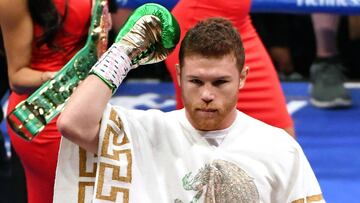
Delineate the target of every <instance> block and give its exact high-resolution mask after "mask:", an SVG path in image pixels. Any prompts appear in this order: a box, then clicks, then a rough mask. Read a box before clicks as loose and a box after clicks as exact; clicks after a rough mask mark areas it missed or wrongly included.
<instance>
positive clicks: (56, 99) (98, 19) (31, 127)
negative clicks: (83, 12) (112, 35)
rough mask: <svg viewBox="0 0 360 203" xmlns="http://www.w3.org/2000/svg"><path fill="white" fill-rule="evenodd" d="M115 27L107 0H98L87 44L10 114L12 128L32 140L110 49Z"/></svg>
mask: <svg viewBox="0 0 360 203" xmlns="http://www.w3.org/2000/svg"><path fill="white" fill-rule="evenodd" d="M110 27H111V19H110V14H109V12H108V3H107V0H94V2H93V8H92V16H91V23H90V28H89V32H88V37H87V41H86V43H85V46H84V47H83V48H82V49H81V50H79V51H78V52H77V53H76V55H75V56H74V57H73V58H72V59H71V60H70V61H69V62H68V63H67V64H66V65H65V66H64V67H63V68H62V69H61V70H60V71H59V72H58V73H57V74H56V75H55V76H54V78H53V79H51V80H49V81H47V82H45V83H44V84H43V85H42V86H41V87H39V89H38V90H36V91H35V92H34V93H33V94H31V95H30V96H29V97H28V98H27V99H26V100H24V101H22V102H20V103H19V104H18V105H17V106H16V108H15V109H14V110H13V111H12V112H10V114H9V115H8V116H7V121H8V123H9V125H10V127H11V129H12V130H13V131H14V132H15V133H16V134H18V135H19V136H20V137H22V138H24V139H25V140H32V139H33V138H34V137H35V136H36V135H37V134H38V133H39V132H41V131H42V130H43V129H44V127H45V125H46V124H48V123H49V122H50V121H51V120H52V119H53V118H54V117H56V116H57V115H58V114H59V113H60V112H61V110H62V109H63V107H64V105H65V102H66V101H67V100H68V98H69V97H70V95H71V94H72V92H73V91H74V89H75V88H76V86H77V85H78V84H79V82H80V81H81V80H84V79H85V78H86V76H87V75H88V73H89V70H90V69H91V67H92V66H93V64H95V62H96V61H97V59H98V58H99V57H100V56H101V55H102V54H103V53H104V52H105V51H106V49H107V40H108V31H109V29H110Z"/></svg>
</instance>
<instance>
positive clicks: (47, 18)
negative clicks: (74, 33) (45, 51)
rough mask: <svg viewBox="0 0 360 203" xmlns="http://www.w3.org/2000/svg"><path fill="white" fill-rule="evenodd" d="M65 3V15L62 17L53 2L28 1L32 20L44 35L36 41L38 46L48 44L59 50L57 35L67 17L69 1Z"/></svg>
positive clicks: (50, 0) (43, 0)
mask: <svg viewBox="0 0 360 203" xmlns="http://www.w3.org/2000/svg"><path fill="white" fill-rule="evenodd" d="M64 2H65V13H64V16H61V15H60V13H59V12H58V11H57V9H56V6H55V5H54V3H53V1H52V0H28V7H29V11H30V15H31V18H32V19H33V21H34V22H35V23H36V24H38V25H39V26H40V27H41V28H42V29H43V33H42V35H41V36H40V37H38V38H37V39H35V40H36V46H37V47H40V46H42V45H43V44H46V45H47V46H48V47H50V48H52V49H57V48H59V47H58V46H57V45H56V44H55V43H54V40H55V37H56V35H57V33H58V32H59V31H60V30H61V29H62V28H63V22H64V19H65V17H66V15H67V0H65V1H64Z"/></svg>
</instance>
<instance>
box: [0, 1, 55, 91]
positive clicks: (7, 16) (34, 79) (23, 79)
mask: <svg viewBox="0 0 360 203" xmlns="http://www.w3.org/2000/svg"><path fill="white" fill-rule="evenodd" d="M27 4H28V2H27V0H1V1H0V26H1V31H2V34H3V40H4V47H5V52H6V58H7V64H8V74H9V82H10V88H11V90H12V91H15V92H17V93H30V92H33V91H34V90H36V89H37V88H38V87H39V86H40V85H41V84H43V83H44V82H46V81H47V80H49V79H50V78H51V77H53V75H54V73H53V72H42V71H37V70H34V69H32V68H31V67H30V60H31V51H32V50H31V49H32V46H31V45H32V41H33V38H34V37H33V35H34V30H33V21H32V19H31V16H30V13H29V10H28V7H27Z"/></svg>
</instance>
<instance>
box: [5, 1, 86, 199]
mask: <svg viewBox="0 0 360 203" xmlns="http://www.w3.org/2000/svg"><path fill="white" fill-rule="evenodd" d="M53 2H54V3H55V5H56V7H57V9H58V11H59V12H60V14H61V15H63V14H64V11H65V2H66V1H64V0H54V1H53ZM67 2H68V4H67V14H66V17H65V21H64V30H63V31H62V32H61V33H60V34H59V35H58V36H57V38H56V40H55V42H56V44H58V45H60V46H61V48H62V49H61V50H58V51H53V50H51V49H49V48H48V47H47V46H45V45H44V46H41V47H40V48H36V46H35V44H34V43H33V51H32V58H31V64H30V67H31V68H33V69H36V70H41V71H58V70H60V69H61V68H62V67H63V66H64V65H65V64H66V63H67V61H69V60H70V59H71V58H72V57H73V55H74V54H75V53H76V52H77V51H78V50H79V49H81V48H82V47H83V46H84V42H85V40H86V37H87V33H88V28H89V25H90V16H91V0H69V1H67ZM34 32H35V36H39V35H40V34H41V32H42V30H41V28H40V27H39V26H37V25H35V26H34ZM19 54H21V53H19ZM29 95H30V94H17V93H15V92H12V93H11V95H10V96H9V106H8V109H7V112H11V111H12V110H13V109H14V108H15V106H16V105H17V104H18V103H19V102H20V101H22V100H25V99H26V98H27V97H28V96H29ZM7 129H8V132H9V135H10V139H11V144H12V145H13V146H14V148H15V150H16V152H17V154H18V155H19V157H20V160H21V162H22V164H23V166H24V170H25V176H26V184H27V192H28V202H29V203H42V202H44V203H50V202H52V199H53V188H54V179H55V170H56V164H57V156H58V150H59V144H60V138H61V135H60V133H59V132H58V131H57V128H56V119H53V120H52V121H51V122H50V123H49V124H48V125H47V126H46V127H45V129H44V130H43V131H42V132H41V133H39V134H38V136H37V137H36V138H34V139H33V140H32V141H31V142H27V141H24V140H23V139H22V138H20V137H18V136H17V135H16V134H15V133H14V132H13V131H12V130H11V129H10V127H9V126H8V128H7ZM64 195H66V194H64Z"/></svg>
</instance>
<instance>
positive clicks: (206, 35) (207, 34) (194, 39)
mask: <svg viewBox="0 0 360 203" xmlns="http://www.w3.org/2000/svg"><path fill="white" fill-rule="evenodd" d="M228 54H234V57H235V58H236V64H237V67H238V69H239V71H241V70H242V68H243V66H244V61H245V52H244V47H243V44H242V41H241V37H240V34H239V32H238V31H237V30H236V28H235V27H234V26H233V25H232V23H231V22H230V21H229V20H227V19H224V18H219V17H216V18H208V19H206V20H203V21H200V22H198V23H197V24H196V25H195V26H194V27H192V28H191V29H190V30H189V31H188V32H187V33H186V35H185V37H184V39H183V40H182V42H181V45H180V51H179V62H180V66H183V64H184V58H185V57H188V56H192V55H199V56H204V57H209V58H221V57H223V56H225V55H228Z"/></svg>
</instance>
